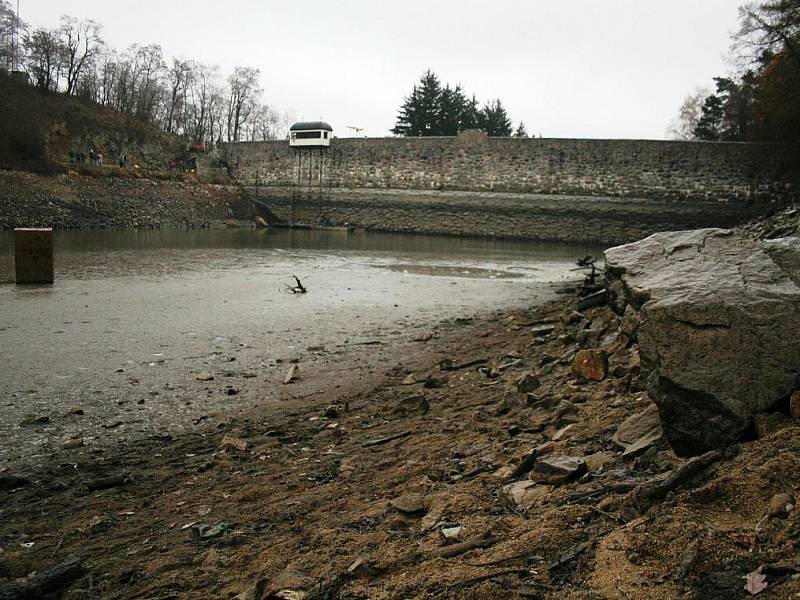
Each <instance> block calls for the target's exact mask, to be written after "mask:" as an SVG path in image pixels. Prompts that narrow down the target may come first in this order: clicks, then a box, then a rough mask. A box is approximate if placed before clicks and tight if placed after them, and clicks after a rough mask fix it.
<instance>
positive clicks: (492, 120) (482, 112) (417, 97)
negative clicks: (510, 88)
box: [392, 70, 528, 137]
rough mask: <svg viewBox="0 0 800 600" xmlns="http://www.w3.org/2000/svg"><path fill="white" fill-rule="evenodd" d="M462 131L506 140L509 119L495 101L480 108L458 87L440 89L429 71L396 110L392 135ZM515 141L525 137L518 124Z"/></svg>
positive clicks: (475, 101)
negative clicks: (473, 130) (470, 131)
mask: <svg viewBox="0 0 800 600" xmlns="http://www.w3.org/2000/svg"><path fill="white" fill-rule="evenodd" d="M466 129H480V130H481V131H484V132H486V134H488V135H490V136H510V135H511V134H512V124H511V119H510V118H509V117H508V114H507V112H506V109H505V107H504V106H503V103H502V102H500V100H499V99H497V100H493V101H491V102H487V103H486V104H484V105H483V106H480V105H479V103H478V101H477V100H476V99H475V95H474V94H473V95H472V96H471V97H468V96H467V95H466V94H465V93H464V90H463V89H462V88H461V85H460V84H459V85H455V86H451V85H450V84H445V85H442V82H441V80H440V79H439V77H438V76H437V75H436V74H435V73H433V72H432V71H431V70H428V71H426V72H425V74H424V75H423V76H422V77H421V78H420V80H419V83H417V84H416V85H414V87H413V89H412V90H411V94H409V95H408V96H407V97H406V98H405V99H404V100H403V104H402V106H401V107H400V110H399V112H398V115H397V122H396V124H395V126H394V128H393V129H392V133H394V134H395V135H401V136H407V137H420V136H438V135H457V134H458V133H459V132H461V131H464V130H466ZM514 135H515V136H517V137H528V133H527V131H526V130H525V125H524V124H523V123H520V124H519V126H518V127H517V129H516V131H515V133H514Z"/></svg>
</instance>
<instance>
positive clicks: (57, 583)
mask: <svg viewBox="0 0 800 600" xmlns="http://www.w3.org/2000/svg"><path fill="white" fill-rule="evenodd" d="M83 573H84V569H83V561H82V560H81V559H79V558H76V557H72V558H68V559H67V560H65V561H63V562H61V563H59V564H57V565H56V566H55V567H52V568H50V569H47V570H46V571H42V572H41V573H38V574H36V575H34V576H33V577H31V578H30V579H28V580H27V581H24V582H22V583H16V582H15V583H9V584H6V585H3V586H0V600H39V599H40V598H44V597H45V596H47V595H48V594H52V593H53V592H57V591H58V590H61V589H63V588H64V587H66V586H67V585H69V584H70V583H72V582H73V581H75V580H76V579H78V578H79V577H82V576H83Z"/></svg>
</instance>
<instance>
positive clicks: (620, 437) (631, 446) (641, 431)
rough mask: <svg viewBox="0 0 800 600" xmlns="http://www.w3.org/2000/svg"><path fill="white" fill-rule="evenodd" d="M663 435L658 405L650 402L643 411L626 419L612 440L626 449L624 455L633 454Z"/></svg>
mask: <svg viewBox="0 0 800 600" xmlns="http://www.w3.org/2000/svg"><path fill="white" fill-rule="evenodd" d="M662 436H663V431H662V429H661V419H660V418H659V415H658V407H657V406H656V405H655V404H650V405H649V406H648V407H647V408H645V409H644V410H643V411H642V412H640V413H637V414H635V415H632V416H630V417H628V418H627V419H625V421H623V422H622V424H621V425H620V426H619V427H618V428H617V431H616V433H614V435H613V436H611V441H612V442H614V443H615V444H616V445H617V446H619V447H620V448H623V449H624V452H623V454H622V455H623V456H633V455H636V454H638V453H640V452H642V451H644V450H646V449H647V448H649V447H650V446H652V445H653V444H655V443H657V442H658V441H659V440H660V439H661V437H662Z"/></svg>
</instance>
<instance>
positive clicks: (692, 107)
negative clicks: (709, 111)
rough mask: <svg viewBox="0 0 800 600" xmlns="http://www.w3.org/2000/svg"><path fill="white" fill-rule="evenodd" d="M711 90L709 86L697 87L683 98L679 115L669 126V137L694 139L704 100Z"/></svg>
mask: <svg viewBox="0 0 800 600" xmlns="http://www.w3.org/2000/svg"><path fill="white" fill-rule="evenodd" d="M710 93H711V91H710V90H709V89H708V88H702V87H697V88H695V90H694V91H693V92H691V93H690V94H687V95H686V97H685V98H684V99H683V103H682V104H681V107H680V109H679V110H678V116H677V117H676V118H675V119H674V120H673V121H672V122H671V123H670V125H669V127H668V128H667V137H668V138H670V139H672V140H686V141H688V140H694V139H696V138H695V135H694V130H695V128H696V127H697V122H698V121H699V120H700V115H701V113H702V109H703V102H704V101H705V99H706V98H707V97H708V96H709V94H710Z"/></svg>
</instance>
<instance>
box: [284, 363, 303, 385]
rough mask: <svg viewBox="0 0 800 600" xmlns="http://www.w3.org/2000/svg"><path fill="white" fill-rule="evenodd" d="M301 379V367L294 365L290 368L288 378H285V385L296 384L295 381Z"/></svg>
mask: <svg viewBox="0 0 800 600" xmlns="http://www.w3.org/2000/svg"><path fill="white" fill-rule="evenodd" d="M299 379H300V367H299V366H298V365H292V366H291V367H290V368H289V372H288V373H286V377H284V378H283V383H284V385H286V384H289V383H294V382H295V381H297V380H299Z"/></svg>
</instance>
